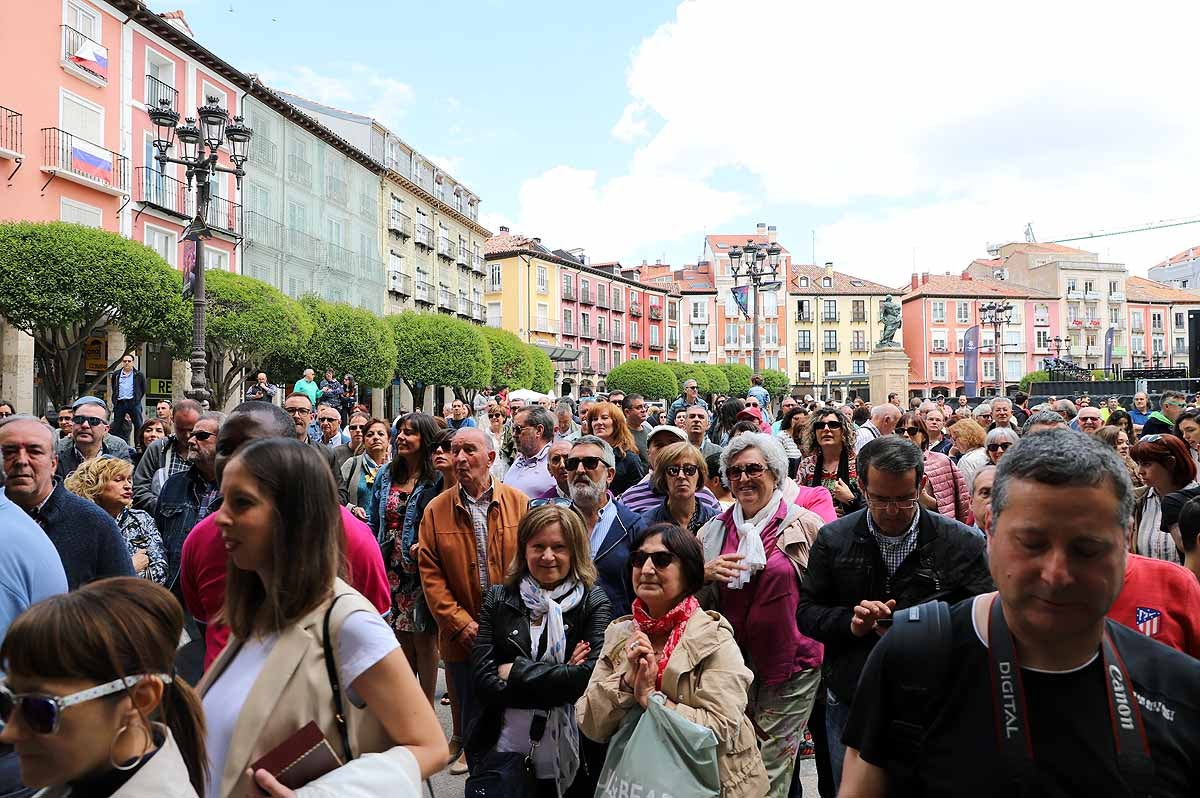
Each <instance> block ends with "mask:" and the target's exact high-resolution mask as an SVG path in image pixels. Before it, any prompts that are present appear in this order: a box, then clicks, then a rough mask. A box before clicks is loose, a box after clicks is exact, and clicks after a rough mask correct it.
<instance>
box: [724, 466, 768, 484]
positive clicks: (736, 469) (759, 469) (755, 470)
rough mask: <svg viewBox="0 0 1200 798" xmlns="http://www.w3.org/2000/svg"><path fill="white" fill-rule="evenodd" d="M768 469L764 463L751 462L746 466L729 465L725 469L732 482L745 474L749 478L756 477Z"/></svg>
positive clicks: (727, 477) (726, 476)
mask: <svg viewBox="0 0 1200 798" xmlns="http://www.w3.org/2000/svg"><path fill="white" fill-rule="evenodd" d="M766 470H767V467H766V466H765V465H763V464H762V463H750V464H749V465H744V466H729V467H728V468H726V469H725V478H726V479H728V480H729V481H730V482H732V481H734V480H735V479H741V478H742V476H743V475H745V476H746V478H748V479H753V478H754V477H757V476H760V475H761V474H762V473H763V472H764V471H766Z"/></svg>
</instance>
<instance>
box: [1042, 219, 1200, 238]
mask: <svg viewBox="0 0 1200 798" xmlns="http://www.w3.org/2000/svg"><path fill="white" fill-rule="evenodd" d="M1189 224H1200V216H1190V217H1186V218H1183V219H1160V220H1158V221H1156V222H1145V223H1143V224H1139V225H1134V226H1132V227H1123V228H1120V229H1117V230H1098V231H1096V232H1092V233H1083V234H1080V235H1076V236H1068V237H1066V238H1056V239H1054V240H1053V241H1049V242H1047V243H1050V244H1066V243H1067V242H1069V241H1086V240H1087V239H1089V238H1107V237H1109V236H1123V235H1127V234H1128V233H1144V232H1146V231H1148V230H1163V229H1165V228H1168V227H1183V226H1184V225H1189ZM1025 240H1026V241H1030V242H1032V241H1033V240H1034V239H1033V224H1032V223H1030V224H1028V225H1026V226H1025Z"/></svg>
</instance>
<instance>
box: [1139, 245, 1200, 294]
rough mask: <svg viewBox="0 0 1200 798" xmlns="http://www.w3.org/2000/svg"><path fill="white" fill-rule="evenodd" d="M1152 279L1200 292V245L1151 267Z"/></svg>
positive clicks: (1174, 286)
mask: <svg viewBox="0 0 1200 798" xmlns="http://www.w3.org/2000/svg"><path fill="white" fill-rule="evenodd" d="M1147 276H1148V277H1149V278H1150V279H1151V280H1154V281H1156V282H1159V283H1165V284H1166V285H1169V286H1171V287H1172V288H1178V289H1181V290H1183V291H1192V292H1193V293H1195V292H1200V247H1188V248H1187V249H1185V250H1184V251H1182V252H1180V253H1178V254H1176V255H1173V256H1171V257H1170V258H1167V259H1166V260H1164V261H1162V262H1161V263H1156V264H1154V265H1153V266H1151V267H1150V271H1149V274H1148V275H1147Z"/></svg>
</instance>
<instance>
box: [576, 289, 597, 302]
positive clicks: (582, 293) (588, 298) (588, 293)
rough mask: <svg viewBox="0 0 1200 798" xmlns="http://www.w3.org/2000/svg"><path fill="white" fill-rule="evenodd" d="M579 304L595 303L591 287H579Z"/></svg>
mask: <svg viewBox="0 0 1200 798" xmlns="http://www.w3.org/2000/svg"><path fill="white" fill-rule="evenodd" d="M579 304H581V305H592V304H595V297H593V296H592V289H591V288H580V289H579Z"/></svg>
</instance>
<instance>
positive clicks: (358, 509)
mask: <svg viewBox="0 0 1200 798" xmlns="http://www.w3.org/2000/svg"><path fill="white" fill-rule="evenodd" d="M360 418H362V417H361V416H359V415H358V414H355V416H354V418H353V419H352V421H357V420H358V419H360ZM351 426H354V425H353V424H351ZM390 432H391V427H389V426H388V423H387V422H386V421H384V420H383V419H381V418H372V419H368V420H367V421H365V422H362V428H361V429H360V430H359V431H358V434H359V440H360V441H361V446H362V451H361V453H360V454H356V455H354V456H353V457H351V458H350V459H349V460H347V461H346V462H344V463H342V471H341V479H340V480H339V481H338V498H339V499H340V500H341V502H342V504H344V505H346V509H348V510H349V511H350V512H352V513H354V515H355V517H356V518H358V519H359V520H360V521H366V520H367V516H368V511H367V508H368V507H369V506H370V504H371V497H372V495H373V493H374V491H375V477H376V475H377V474H378V473H379V468H380V466H383V465H385V464H386V463H387V461H388V447H389V446H390V444H391V440H390V437H389V433H390Z"/></svg>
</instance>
